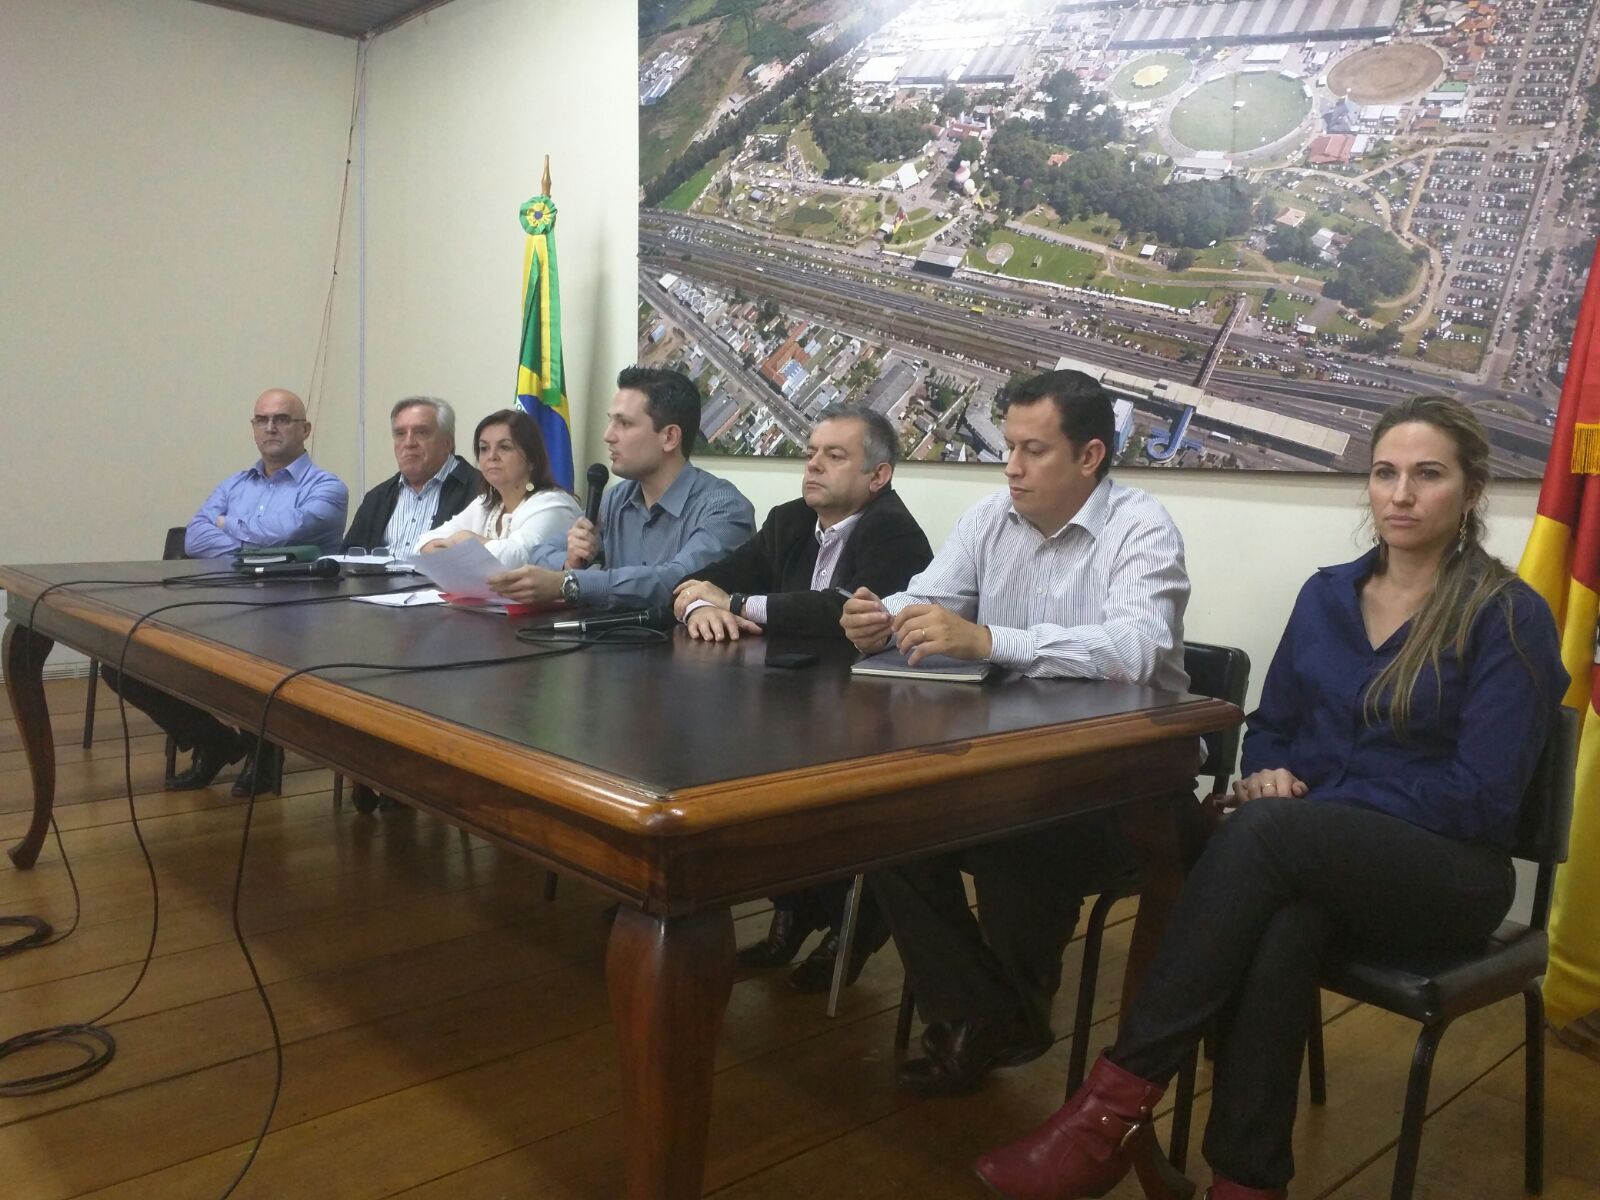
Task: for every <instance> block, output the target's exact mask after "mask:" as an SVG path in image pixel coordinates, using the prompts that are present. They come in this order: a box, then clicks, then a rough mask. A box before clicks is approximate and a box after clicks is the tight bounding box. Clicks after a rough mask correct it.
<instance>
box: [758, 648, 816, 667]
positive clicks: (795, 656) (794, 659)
mask: <svg viewBox="0 0 1600 1200" xmlns="http://www.w3.org/2000/svg"><path fill="white" fill-rule="evenodd" d="M821 661H822V658H821V656H820V655H817V654H808V653H806V652H805V651H789V652H786V653H783V654H774V653H772V651H770V650H769V651H767V666H769V667H782V668H784V669H785V670H789V671H798V670H799V669H800V668H801V667H814V666H816V665H817V663H819V662H821Z"/></svg>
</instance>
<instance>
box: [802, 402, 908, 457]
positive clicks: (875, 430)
mask: <svg viewBox="0 0 1600 1200" xmlns="http://www.w3.org/2000/svg"><path fill="white" fill-rule="evenodd" d="M824 421H860V422H861V425H862V430H861V448H862V449H863V450H864V451H865V452H866V460H867V461H866V462H864V463H862V464H861V467H862V470H864V471H866V472H867V473H868V474H871V473H872V469H873V468H874V467H876V466H877V465H878V464H879V463H888V464H889V465H890V466H891V467H892V466H894V463H895V459H896V458H898V457H899V450H900V445H899V439H898V438H897V437H896V436H895V432H894V426H893V425H892V424H890V423H889V418H888V417H886V416H884V415H883V414H882V413H881V412H879V411H878V410H877V409H875V408H868V407H867V406H866V405H865V404H830V405H828V407H827V408H825V409H823V410H822V411H821V412H820V413H819V414H817V424H818V425H821V424H822V423H823V422H824Z"/></svg>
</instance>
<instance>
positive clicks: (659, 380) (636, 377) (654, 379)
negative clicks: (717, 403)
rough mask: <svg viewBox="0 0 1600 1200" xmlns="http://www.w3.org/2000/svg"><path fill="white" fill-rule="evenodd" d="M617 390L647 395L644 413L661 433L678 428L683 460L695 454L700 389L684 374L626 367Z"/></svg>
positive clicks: (619, 378) (660, 369)
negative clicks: (627, 390) (674, 427)
mask: <svg viewBox="0 0 1600 1200" xmlns="http://www.w3.org/2000/svg"><path fill="white" fill-rule="evenodd" d="M617 387H619V388H627V389H629V390H630V391H635V392H643V393H644V410H645V412H647V413H649V414H650V424H651V425H652V426H653V427H654V428H655V430H656V432H657V433H659V432H661V430H663V429H665V428H666V427H667V426H668V425H676V426H677V427H678V432H679V434H680V435H681V437H680V438H679V442H680V444H681V445H682V448H683V457H684V458H685V459H687V458H688V457H689V456H690V455H691V454H693V453H694V439H695V436H696V435H697V434H698V433H699V432H700V389H699V388H698V387H696V386H695V382H694V380H692V379H690V378H689V377H688V376H687V375H685V374H683V372H681V371H667V370H663V369H662V368H660V367H623V368H622V370H621V371H619V372H617Z"/></svg>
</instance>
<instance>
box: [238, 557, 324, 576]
mask: <svg viewBox="0 0 1600 1200" xmlns="http://www.w3.org/2000/svg"><path fill="white" fill-rule="evenodd" d="M236 570H237V571H238V572H239V574H241V575H245V576H248V577H249V578H251V579H337V578H339V575H340V574H341V572H342V571H343V570H344V568H343V567H342V566H341V565H340V564H339V563H337V562H335V561H334V560H333V559H331V558H319V559H317V560H316V561H315V562H290V563H266V564H264V565H262V566H259V567H238V568H236Z"/></svg>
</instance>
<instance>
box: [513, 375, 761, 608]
mask: <svg viewBox="0 0 1600 1200" xmlns="http://www.w3.org/2000/svg"><path fill="white" fill-rule="evenodd" d="M699 429H700V390H699V389H698V388H697V387H695V385H694V381H693V380H691V379H690V378H689V377H688V376H687V375H682V374H679V373H678V372H677V371H664V370H659V369H657V368H654V367H626V368H624V369H623V370H622V372H621V373H620V374H619V375H618V376H617V394H616V396H614V397H613V398H612V400H611V407H610V409H609V410H608V411H607V413H606V438H605V440H606V447H607V449H608V451H609V452H610V459H611V469H612V471H613V472H615V473H616V474H617V475H618V476H620V477H621V479H622V481H623V482H621V483H619V484H617V485H616V486H615V487H612V488H610V489H608V490H607V491H606V494H605V496H604V497H603V498H602V501H601V504H600V526H599V528H598V529H597V528H595V526H594V524H593V523H591V522H590V521H589V520H588V519H587V518H584V519H581V520H579V521H578V522H577V523H576V524H575V525H573V527H572V529H571V530H570V531H569V532H568V533H567V544H566V546H564V547H562V546H540V547H536V548H535V550H534V553H533V558H534V563H533V564H530V565H529V566H526V567H518V568H516V569H515V570H513V571H506V572H504V573H503V574H500V575H495V576H493V577H491V578H490V580H489V586H490V587H492V588H494V589H495V591H497V592H499V593H500V594H501V595H502V596H507V597H509V598H510V599H512V600H517V601H520V602H522V603H525V604H545V603H548V602H550V601H552V600H566V601H567V602H568V603H569V604H579V605H583V606H585V607H591V608H646V607H648V606H650V605H656V604H659V605H666V604H668V603H670V602H671V600H672V588H673V585H675V584H676V583H677V582H678V581H679V580H680V579H682V578H683V577H684V576H686V575H691V574H693V573H694V572H695V571H697V570H699V569H700V568H701V567H703V566H705V565H706V564H707V563H710V562H715V561H716V560H717V559H719V558H721V557H722V556H723V555H724V554H727V553H728V551H730V550H732V549H733V548H734V547H735V546H738V545H740V544H741V543H743V542H744V541H746V540H747V539H748V538H749V537H750V535H751V534H752V533H754V532H755V527H756V521H755V509H754V508H752V507H751V506H750V501H748V500H746V499H745V498H744V497H743V496H741V495H740V494H739V489H738V488H736V487H734V486H733V484H731V483H729V482H728V481H727V480H726V479H719V478H717V477H716V476H715V475H710V474H707V473H706V472H705V471H702V470H700V468H699V467H696V466H694V465H693V464H692V463H690V462H689V455H690V454H691V453H692V452H693V450H694V438H695V434H696V433H697V432H698V431H699Z"/></svg>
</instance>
